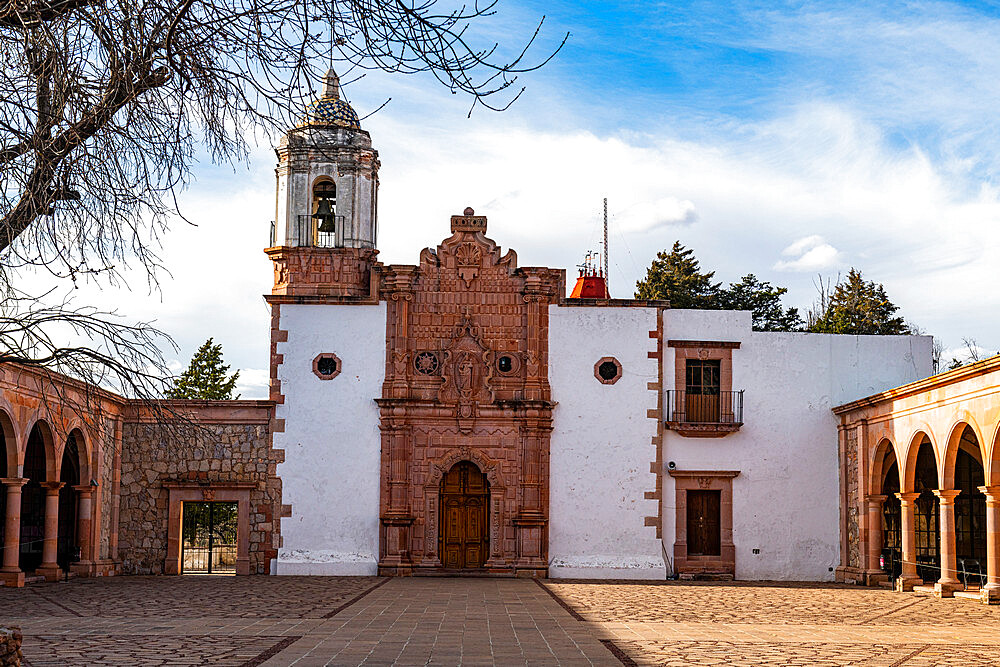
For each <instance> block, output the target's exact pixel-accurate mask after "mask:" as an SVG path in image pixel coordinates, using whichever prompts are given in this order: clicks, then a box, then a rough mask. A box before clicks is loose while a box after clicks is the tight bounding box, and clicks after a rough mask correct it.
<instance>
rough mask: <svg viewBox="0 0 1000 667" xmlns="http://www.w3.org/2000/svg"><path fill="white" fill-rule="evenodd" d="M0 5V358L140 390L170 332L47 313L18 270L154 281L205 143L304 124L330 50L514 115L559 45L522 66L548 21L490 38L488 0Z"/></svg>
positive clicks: (235, 146) (87, 313) (354, 64)
mask: <svg viewBox="0 0 1000 667" xmlns="http://www.w3.org/2000/svg"><path fill="white" fill-rule="evenodd" d="M0 3H2V4H0V258H2V259H0V361H16V362H18V363H24V364H34V365H36V366H38V367H43V368H50V369H53V370H58V371H59V372H68V373H70V374H73V375H76V376H78V377H81V379H93V380H94V381H98V382H102V383H104V384H108V383H110V384H111V385H114V386H116V387H117V388H118V390H121V391H124V392H126V393H133V394H143V393H146V394H150V392H154V391H155V390H156V386H155V385H156V373H163V372H164V369H163V368H162V360H161V359H159V358H158V353H157V354H154V353H153V352H152V350H154V349H155V347H154V346H155V345H156V344H159V343H160V342H162V341H161V340H160V338H161V336H160V332H158V331H156V330H155V329H153V328H151V327H149V325H148V324H143V323H140V324H135V325H125V324H123V323H122V322H121V321H120V319H119V318H117V317H116V316H114V314H113V313H100V312H97V311H94V310H87V309H86V308H78V307H76V306H74V305H72V304H68V303H58V304H55V305H52V306H48V307H43V306H40V305H38V303H36V302H35V301H34V300H33V299H32V298H31V297H29V296H28V295H27V294H25V293H23V292H20V291H18V290H17V289H16V288H15V286H14V281H16V280H17V276H19V275H20V273H21V272H22V271H23V270H24V269H36V268H39V267H40V268H43V269H44V270H47V271H48V272H49V273H51V274H52V275H54V276H56V277H57V278H62V279H69V280H73V281H76V280H77V279H78V278H79V277H80V276H97V277H100V279H101V280H102V281H106V282H108V283H109V284H112V285H120V284H122V283H124V282H127V281H126V277H125V276H126V273H125V271H126V268H127V267H136V266H138V267H140V268H141V269H143V270H144V271H145V275H146V280H147V283H148V285H149V286H150V287H152V288H153V289H155V288H156V286H157V277H158V275H159V274H160V272H161V271H162V270H163V267H162V265H161V259H160V257H159V254H158V253H159V248H160V245H159V242H160V238H161V237H162V235H163V233H164V232H165V230H166V227H167V223H168V221H169V220H171V219H174V218H175V217H177V216H180V218H181V219H182V220H183V212H182V211H181V210H180V209H179V207H178V205H177V195H178V193H179V192H180V191H181V190H183V188H184V187H185V185H186V184H187V183H188V182H189V180H190V178H191V169H192V166H193V165H194V164H195V163H196V161H197V160H198V158H200V157H201V156H202V155H203V154H207V155H208V156H209V157H210V158H211V159H212V160H215V161H221V162H228V163H235V162H238V161H242V160H245V159H246V158H247V156H248V154H249V150H250V146H249V144H248V139H247V138H248V137H257V136H271V137H273V136H275V135H276V134H277V133H280V132H282V131H283V130H285V129H286V128H288V127H290V126H293V125H294V124H296V123H297V122H298V121H299V120H300V116H301V114H302V111H303V109H304V106H305V104H304V103H305V101H306V100H308V99H312V98H313V97H314V96H315V91H314V86H315V85H316V83H317V80H318V77H317V74H318V73H319V71H318V70H317V68H316V67H315V65H316V64H317V63H323V64H324V65H325V63H326V60H327V59H328V58H329V59H332V60H334V61H335V62H336V63H338V64H339V65H342V66H344V68H345V69H347V70H350V69H354V68H357V69H358V70H360V71H366V70H382V71H386V72H392V73H401V74H415V73H420V72H427V73H430V74H431V75H433V76H434V77H435V78H436V79H437V80H438V81H440V82H441V83H442V84H443V85H445V86H446V87H447V88H448V89H450V90H451V91H453V92H462V93H464V94H466V95H468V96H470V97H471V99H472V104H471V107H470V113H471V111H472V109H475V107H476V106H479V105H482V106H485V107H488V108H490V109H505V108H507V107H508V106H509V104H510V103H511V102H512V101H513V100H515V99H517V97H518V96H519V95H520V92H519V91H520V90H521V88H519V87H516V82H517V78H518V75H519V74H521V73H523V72H528V71H531V70H533V69H536V68H537V67H539V66H541V65H542V64H544V63H545V62H547V61H548V60H549V59H550V58H551V57H552V56H553V55H554V54H555V53H556V52H558V50H559V49H560V48H561V43H560V45H559V46H557V47H555V48H553V49H551V50H550V51H549V52H548V53H545V54H542V57H540V58H536V59H535V60H534V61H531V62H529V60H528V57H529V55H528V54H529V52H530V51H532V50H533V47H534V46H535V44H536V42H537V41H538V39H539V36H540V30H541V27H542V24H543V21H544V18H543V19H542V21H540V22H539V23H538V26H537V27H536V28H535V30H534V32H533V34H532V35H531V36H530V38H529V39H528V40H527V41H526V42H525V43H524V44H523V45H522V46H520V47H518V48H515V49H513V50H510V51H507V49H505V48H504V47H501V46H500V45H499V44H498V43H497V42H494V41H492V40H488V39H487V40H484V39H483V38H482V33H483V30H482V28H483V27H485V26H486V25H487V24H488V23H489V20H490V18H491V17H492V16H493V15H494V13H495V11H496V8H497V2H496V1H495V0H494V1H492V2H486V3H485V4H479V3H474V4H473V5H471V6H470V5H462V4H458V5H456V4H451V3H448V2H447V1H446V0H378V1H375V0H267V1H265V0H213V1H212V2H206V1H205V0H142V1H140V2H137V1H136V0H100V1H99V2H98V1H95V0H0ZM562 43H565V37H564V38H563V39H562ZM331 49H332V50H333V53H331ZM505 54H509V55H505ZM323 69H325V67H324V68H323ZM380 108H381V107H380ZM376 111H377V109H376ZM4 295H5V296H4ZM56 332H57V333H58V334H59V335H68V336H69V337H70V339H73V340H75V341H77V342H75V343H69V342H67V340H69V339H65V340H64V339H60V338H59V337H58V335H57V333H56ZM149 369H154V370H149ZM150 395H151V394H150Z"/></svg>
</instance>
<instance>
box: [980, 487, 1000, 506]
mask: <svg viewBox="0 0 1000 667" xmlns="http://www.w3.org/2000/svg"><path fill="white" fill-rule="evenodd" d="M978 488H979V492H980V493H982V494H984V495H985V496H986V500H987V501H990V502H997V501H1000V486H980V487H978Z"/></svg>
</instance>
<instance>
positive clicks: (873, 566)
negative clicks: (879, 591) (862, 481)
mask: <svg viewBox="0 0 1000 667" xmlns="http://www.w3.org/2000/svg"><path fill="white" fill-rule="evenodd" d="M885 499H886V496H879V495H870V496H868V498H867V500H868V564H867V565H868V566H867V568H866V570H865V580H866V581H867V583H868V585H869V586H871V585H873V584H876V583H878V582H879V581H884V575H885V572H884V571H883V570H882V567H881V565H880V560H881V556H882V543H883V536H882V503H884V502H885Z"/></svg>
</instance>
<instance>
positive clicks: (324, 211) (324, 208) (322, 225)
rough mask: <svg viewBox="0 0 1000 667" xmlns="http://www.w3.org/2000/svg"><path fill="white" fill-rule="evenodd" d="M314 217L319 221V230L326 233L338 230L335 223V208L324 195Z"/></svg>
mask: <svg viewBox="0 0 1000 667" xmlns="http://www.w3.org/2000/svg"><path fill="white" fill-rule="evenodd" d="M313 217H314V218H316V220H318V221H319V228H318V229H319V231H321V232H323V233H325V234H328V233H330V232H333V231H336V226H335V225H334V223H333V210H332V209H331V208H330V200H329V199H326V198H325V197H324V198H323V199H320V200H319V206H317V207H316V213H315V214H314V215H313Z"/></svg>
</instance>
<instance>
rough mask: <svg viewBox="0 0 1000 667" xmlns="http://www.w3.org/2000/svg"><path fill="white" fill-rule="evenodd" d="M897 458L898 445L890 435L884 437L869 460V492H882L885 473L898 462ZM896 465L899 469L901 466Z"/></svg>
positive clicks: (872, 493) (875, 493)
mask: <svg viewBox="0 0 1000 667" xmlns="http://www.w3.org/2000/svg"><path fill="white" fill-rule="evenodd" d="M890 455H891V456H890ZM896 460H897V457H896V446H895V445H894V444H893V443H892V440H890V439H889V438H888V437H883V438H882V439H881V440H880V441H879V443H878V445H876V446H875V450H874V451H873V453H872V458H871V461H869V462H868V463H869V465H868V470H870V471H871V472H870V474H869V478H868V493H869V494H871V495H878V494H880V493H882V486H883V485H884V483H885V475H886V473H887V472H888V471H889V469H890V468H891V467H892V465H893V464H894V463H896ZM896 467H897V469H898V467H899V466H896Z"/></svg>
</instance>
